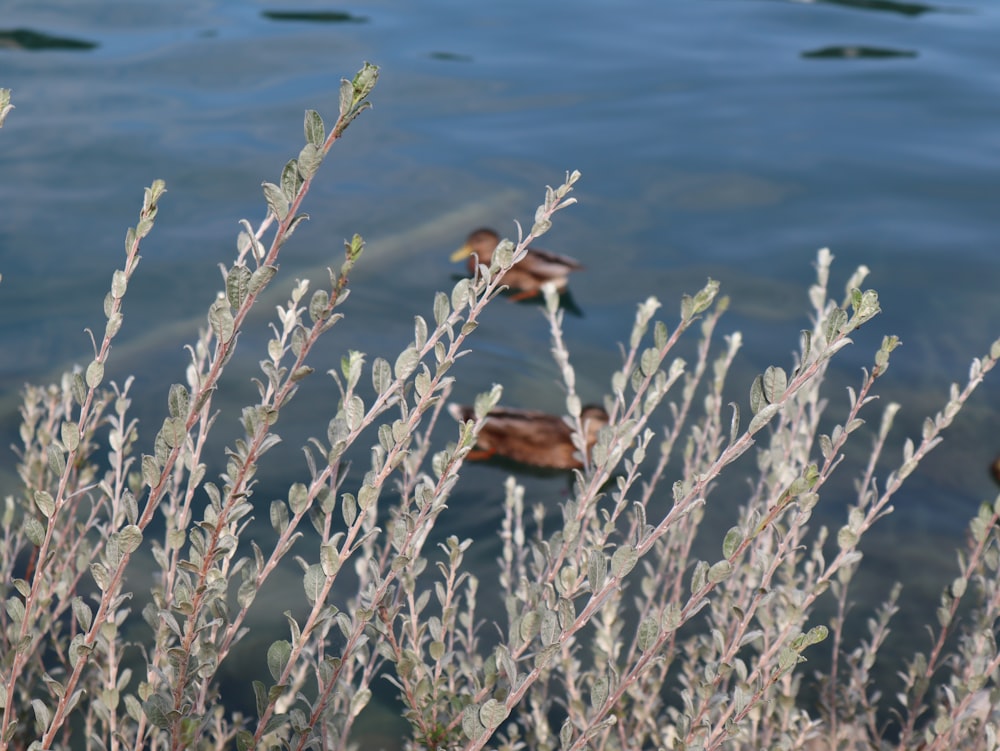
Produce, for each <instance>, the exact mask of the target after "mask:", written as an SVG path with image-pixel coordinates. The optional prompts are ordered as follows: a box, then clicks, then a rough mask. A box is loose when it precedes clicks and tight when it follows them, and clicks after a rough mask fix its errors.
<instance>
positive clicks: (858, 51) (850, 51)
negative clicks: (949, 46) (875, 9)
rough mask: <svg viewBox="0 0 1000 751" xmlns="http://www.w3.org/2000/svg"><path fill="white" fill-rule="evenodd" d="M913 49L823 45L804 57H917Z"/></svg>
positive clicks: (832, 58)
mask: <svg viewBox="0 0 1000 751" xmlns="http://www.w3.org/2000/svg"><path fill="white" fill-rule="evenodd" d="M916 56H917V53H916V52H914V51H913V50H894V49H890V48H888V47H865V46H863V45H854V44H844V45H837V46H833V47H821V48H820V49H818V50H810V51H808V52H803V53H802V57H807V58H814V59H825V60H852V59H855V58H857V59H862V58H864V59H868V60H878V59H885V58H889V57H916Z"/></svg>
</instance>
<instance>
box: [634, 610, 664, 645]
mask: <svg viewBox="0 0 1000 751" xmlns="http://www.w3.org/2000/svg"><path fill="white" fill-rule="evenodd" d="M659 636H660V625H659V624H658V623H657V622H656V619H655V618H653V617H652V616H650V617H647V618H644V619H643V621H642V623H640V624H639V632H638V634H637V635H636V646H638V647H639V649H640V650H641V651H643V652H646V651H648V650H650V649H652V648H653V646H655V644H656V640H657V639H658V638H659Z"/></svg>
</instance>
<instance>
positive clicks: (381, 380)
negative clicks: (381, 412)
mask: <svg viewBox="0 0 1000 751" xmlns="http://www.w3.org/2000/svg"><path fill="white" fill-rule="evenodd" d="M391 384H392V370H391V369H390V368H389V363H388V362H387V361H386V360H385V359H383V358H381V357H376V358H375V362H374V363H372V385H373V386H374V387H375V393H376V394H378V395H379V396H382V395H383V394H384V393H385V392H386V391H388V390H389V386H390V385H391Z"/></svg>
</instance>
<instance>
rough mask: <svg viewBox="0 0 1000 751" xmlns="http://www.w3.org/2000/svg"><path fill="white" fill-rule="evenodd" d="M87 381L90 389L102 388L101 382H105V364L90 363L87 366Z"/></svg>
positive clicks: (96, 361) (97, 361) (95, 361)
mask: <svg viewBox="0 0 1000 751" xmlns="http://www.w3.org/2000/svg"><path fill="white" fill-rule="evenodd" d="M86 380H87V386H88V387H89V388H92V389H96V388H97V387H98V386H100V385H101V381H103V380H104V363H103V362H101V361H100V360H94V361H93V362H92V363H90V365H88V366H87V374H86Z"/></svg>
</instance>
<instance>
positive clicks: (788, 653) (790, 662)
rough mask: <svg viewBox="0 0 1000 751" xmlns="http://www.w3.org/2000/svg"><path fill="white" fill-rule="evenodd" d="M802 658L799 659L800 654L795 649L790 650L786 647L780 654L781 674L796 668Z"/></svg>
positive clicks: (779, 667) (779, 665)
mask: <svg viewBox="0 0 1000 751" xmlns="http://www.w3.org/2000/svg"><path fill="white" fill-rule="evenodd" d="M801 659H802V658H800V657H799V654H798V652H796V651H795V650H794V649H789V648H788V647H785V648H784V649H782V650H781V651H780V652H779V653H778V669H779V670H781V672H786V671H788V670H791V669H792V668H793V667H795V666H796V665H797V664H798V663H799V661H800V660H801Z"/></svg>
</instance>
